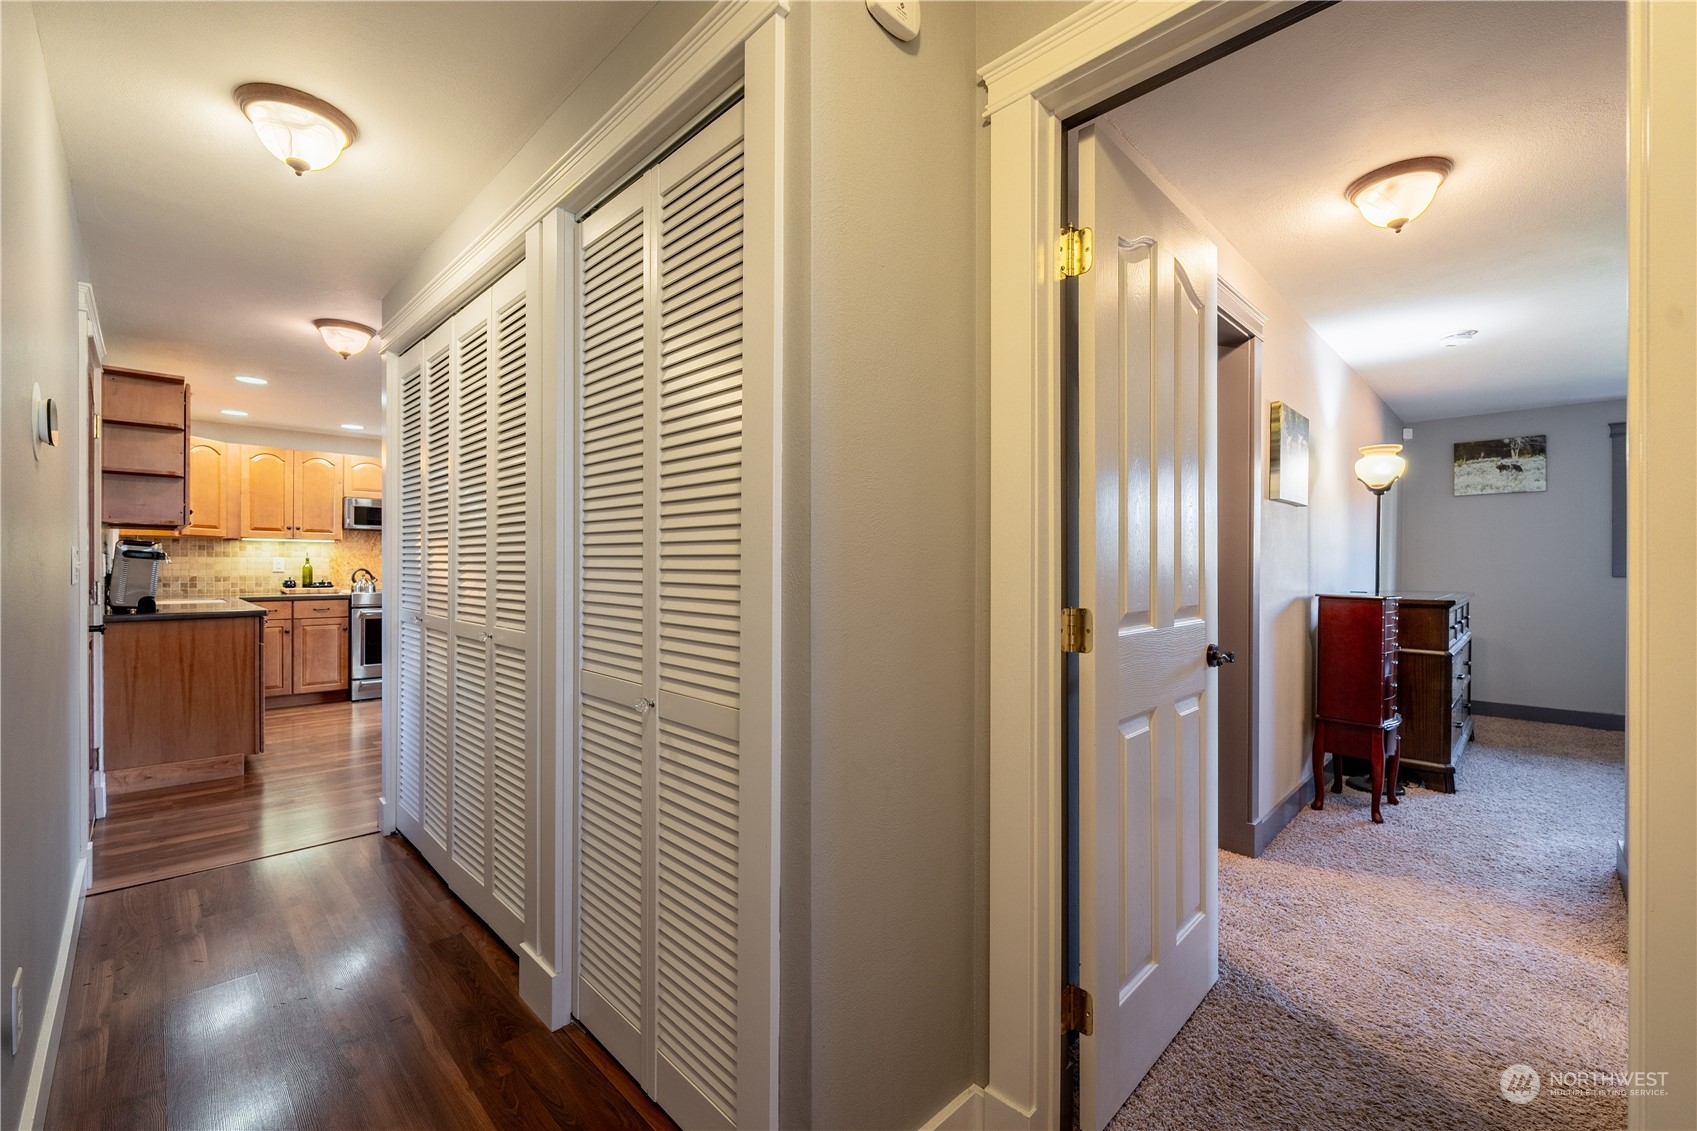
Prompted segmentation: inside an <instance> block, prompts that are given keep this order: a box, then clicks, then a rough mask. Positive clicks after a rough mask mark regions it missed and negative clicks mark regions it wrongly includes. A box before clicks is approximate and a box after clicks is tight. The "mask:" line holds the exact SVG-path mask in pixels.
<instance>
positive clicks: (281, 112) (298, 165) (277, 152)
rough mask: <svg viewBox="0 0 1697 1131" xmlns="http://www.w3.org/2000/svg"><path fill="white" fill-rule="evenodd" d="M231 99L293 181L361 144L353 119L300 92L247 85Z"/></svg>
mask: <svg viewBox="0 0 1697 1131" xmlns="http://www.w3.org/2000/svg"><path fill="white" fill-rule="evenodd" d="M235 95H236V104H237V105H238V106H240V107H241V108H242V113H243V114H245V115H247V120H248V121H250V122H252V123H253V129H254V132H255V133H257V134H258V135H259V140H260V141H261V142H263V143H264V144H265V148H266V149H269V150H270V151H271V154H272V156H274V157H276V158H277V160H279V161H281V162H282V163H283V164H285V165H287V166H288V167H289V168H291V169H293V170H294V171H295V176H297V177H298V176H300V175H301V174H303V173H310V172H316V171H317V170H319V169H327V168H329V167H330V166H331V165H334V164H335V163H336V158H338V157H340V156H341V155H342V150H344V149H346V148H347V147H348V146H350V145H352V144H353V143H354V142H355V141H357V140H358V139H359V130H358V129H357V128H356V127H355V126H354V123H353V120H352V119H351V118H349V117H348V116H347V115H346V114H344V113H342V112H341V111H340V110H338V109H336V108H335V107H334V106H332V105H330V104H329V103H328V102H326V101H324V100H323V99H322V98H314V97H313V96H312V95H310V94H308V93H306V92H305V91H304V90H296V89H295V88H294V87H292V86H278V85H277V84H276V83H269V82H248V83H243V84H242V85H241V86H238V87H237V88H236V90H235Z"/></svg>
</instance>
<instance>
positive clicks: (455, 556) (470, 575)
mask: <svg viewBox="0 0 1697 1131" xmlns="http://www.w3.org/2000/svg"><path fill="white" fill-rule="evenodd" d="M528 312H529V306H528V302H527V295H526V292H525V271H524V267H523V265H522V264H521V265H520V266H518V267H515V268H513V269H512V270H511V271H509V272H508V273H507V274H506V275H504V276H502V278H501V279H500V281H499V282H497V283H496V284H495V285H494V286H492V287H490V288H489V289H488V290H487V291H485V292H483V293H482V294H480V295H479V296H478V297H477V298H475V299H473V300H472V301H471V302H469V303H467V304H466V306H465V307H464V308H462V309H461V310H460V312H459V313H458V314H456V315H455V316H454V317H453V318H452V319H450V320H449V321H448V322H447V323H445V324H444V325H443V326H441V327H439V328H438V329H437V330H436V331H435V332H434V333H432V334H431V335H430V336H429V337H427V338H425V340H424V341H423V342H421V343H419V344H418V345H417V346H415V347H414V348H413V349H412V350H410V351H408V353H407V355H406V357H405V358H403V359H402V364H401V381H400V396H401V412H400V420H401V438H400V454H401V474H400V482H401V500H400V501H401V506H400V524H401V538H400V541H401V586H400V589H401V592H400V602H399V612H400V616H401V625H400V636H401V657H400V678H399V681H398V683H399V694H400V695H401V701H400V704H399V708H398V710H397V716H398V718H399V721H400V734H399V736H398V743H397V753H398V755H399V757H398V774H399V780H400V807H399V825H400V829H401V832H402V833H404V834H405V835H406V837H407V839H408V840H410V841H412V842H413V844H414V845H415V846H417V848H418V850H419V851H420V852H421V853H422V854H423V855H424V858H425V859H426V860H428V861H429V862H430V864H431V866H432V867H434V868H435V869H436V870H437V872H439V873H440V874H441V875H442V877H443V879H445V880H446V881H447V882H448V886H449V887H451V888H452V889H453V890H454V893H455V894H456V895H458V896H459V897H460V898H461V899H463V900H464V901H465V902H466V904H467V905H468V906H469V907H470V908H471V909H472V910H473V911H475V912H476V913H477V914H478V915H479V916H480V917H481V918H482V919H483V920H484V921H485V922H486V923H488V924H489V926H490V927H491V929H493V930H494V931H495V933H496V934H498V935H500V936H501V938H502V939H503V940H505V941H506V943H507V944H508V945H509V946H511V947H513V948H514V949H517V948H518V947H519V946H520V945H521V944H522V943H523V941H524V925H525V911H526V894H527V888H528V885H529V874H530V870H529V864H528V861H529V859H530V851H529V847H528V844H529V841H528V838H529V836H530V828H529V825H530V823H529V820H528V819H527V803H526V798H527V796H528V793H529V790H528V787H527V783H528V780H529V773H530V763H531V761H532V758H531V751H533V750H534V749H535V740H534V718H535V711H534V709H533V702H534V693H535V680H534V678H533V674H532V663H531V660H532V655H531V653H532V648H531V643H530V641H531V632H530V620H531V618H530V603H529V598H528V592H529V589H528V585H529V580H530V576H531V570H532V568H533V566H534V564H535V562H534V558H535V553H534V547H533V545H532V543H531V536H532V535H531V532H532V530H533V529H534V528H535V521H534V518H535V516H534V515H533V513H532V496H533V492H532V489H531V485H532V483H533V482H534V480H535V475H534V473H533V467H534V463H535V456H536V440H535V436H534V434H533V429H534V426H535V425H534V416H535V413H534V411H533V402H534V400H535V389H534V387H533V383H532V374H533V373H534V371H535V369H536V366H535V365H534V363H533V359H532V352H533V347H532V335H531V333H530V325H529V313H528Z"/></svg>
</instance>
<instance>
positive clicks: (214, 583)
mask: <svg viewBox="0 0 1697 1131" xmlns="http://www.w3.org/2000/svg"><path fill="white" fill-rule="evenodd" d="M164 545H165V552H166V553H167V554H169V555H171V560H170V561H168V562H166V563H165V564H164V565H163V566H161V567H160V570H159V595H160V596H161V597H241V596H257V595H259V594H262V593H277V592H281V591H282V587H283V579H284V578H286V577H292V578H294V579H295V580H296V581H299V580H300V576H301V563H302V562H304V561H305V560H306V557H307V555H308V554H310V555H311V556H312V576H313V579H314V580H316V581H330V582H334V583H335V586H336V588H337V589H346V588H347V587H348V579H349V577H350V576H351V575H352V574H353V572H354V570H356V569H360V568H364V569H369V570H370V571H371V572H372V573H374V574H376V575H377V576H378V578H382V576H383V533H382V531H379V530H348V531H344V532H343V535H342V540H341V541H340V542H289V541H281V542H250V541H245V540H235V539H225V538H167V539H165V540H164ZM273 558H282V559H283V564H284V569H283V572H282V573H272V572H271V559H273Z"/></svg>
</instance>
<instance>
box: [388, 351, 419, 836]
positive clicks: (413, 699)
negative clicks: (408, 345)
mask: <svg viewBox="0 0 1697 1131" xmlns="http://www.w3.org/2000/svg"><path fill="white" fill-rule="evenodd" d="M421 354H422V350H421V349H418V348H415V349H413V350H412V351H411V352H409V353H408V354H407V355H406V356H405V357H404V358H402V360H401V369H402V372H401V378H400V386H401V395H400V442H399V444H398V453H399V457H400V485H401V497H400V499H399V500H398V501H399V503H400V506H399V508H398V510H399V514H398V521H399V526H400V536H399V539H398V540H399V543H400V576H399V578H398V579H397V580H398V582H399V584H398V585H396V586H395V587H394V594H393V600H394V610H393V612H392V613H391V615H393V616H397V617H399V619H400V625H399V628H400V631H399V634H398V635H399V639H400V650H399V651H400V654H399V655H397V656H396V657H395V668H396V672H395V678H394V679H392V680H390V681H389V687H390V693H391V694H393V695H394V696H395V697H396V704H395V723H396V731H397V734H396V736H395V752H396V757H395V763H396V767H395V768H396V776H397V778H398V784H399V793H400V797H399V803H400V804H399V808H400V812H401V814H402V818H403V820H405V819H407V818H410V819H411V820H413V821H417V820H419V819H420V806H421V805H422V803H423V793H422V790H423V778H422V771H421V766H420V761H421V757H422V743H423V741H424V720H423V718H422V711H423V707H424V695H423V690H424V689H423V679H424V669H423V649H424V634H423V631H422V630H421V628H420V627H419V624H418V622H417V620H416V618H417V616H418V611H419V609H420V608H421V606H422V601H423V585H424V373H423V371H422V369H421V366H420V356H421Z"/></svg>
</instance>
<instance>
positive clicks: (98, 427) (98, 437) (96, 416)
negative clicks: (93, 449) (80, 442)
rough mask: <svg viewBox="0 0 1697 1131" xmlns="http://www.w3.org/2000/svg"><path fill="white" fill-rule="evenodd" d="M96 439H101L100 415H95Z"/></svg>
mask: <svg viewBox="0 0 1697 1131" xmlns="http://www.w3.org/2000/svg"><path fill="white" fill-rule="evenodd" d="M94 439H96V440H98V439H100V414H99V413H98V412H97V413H95V414H94Z"/></svg>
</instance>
